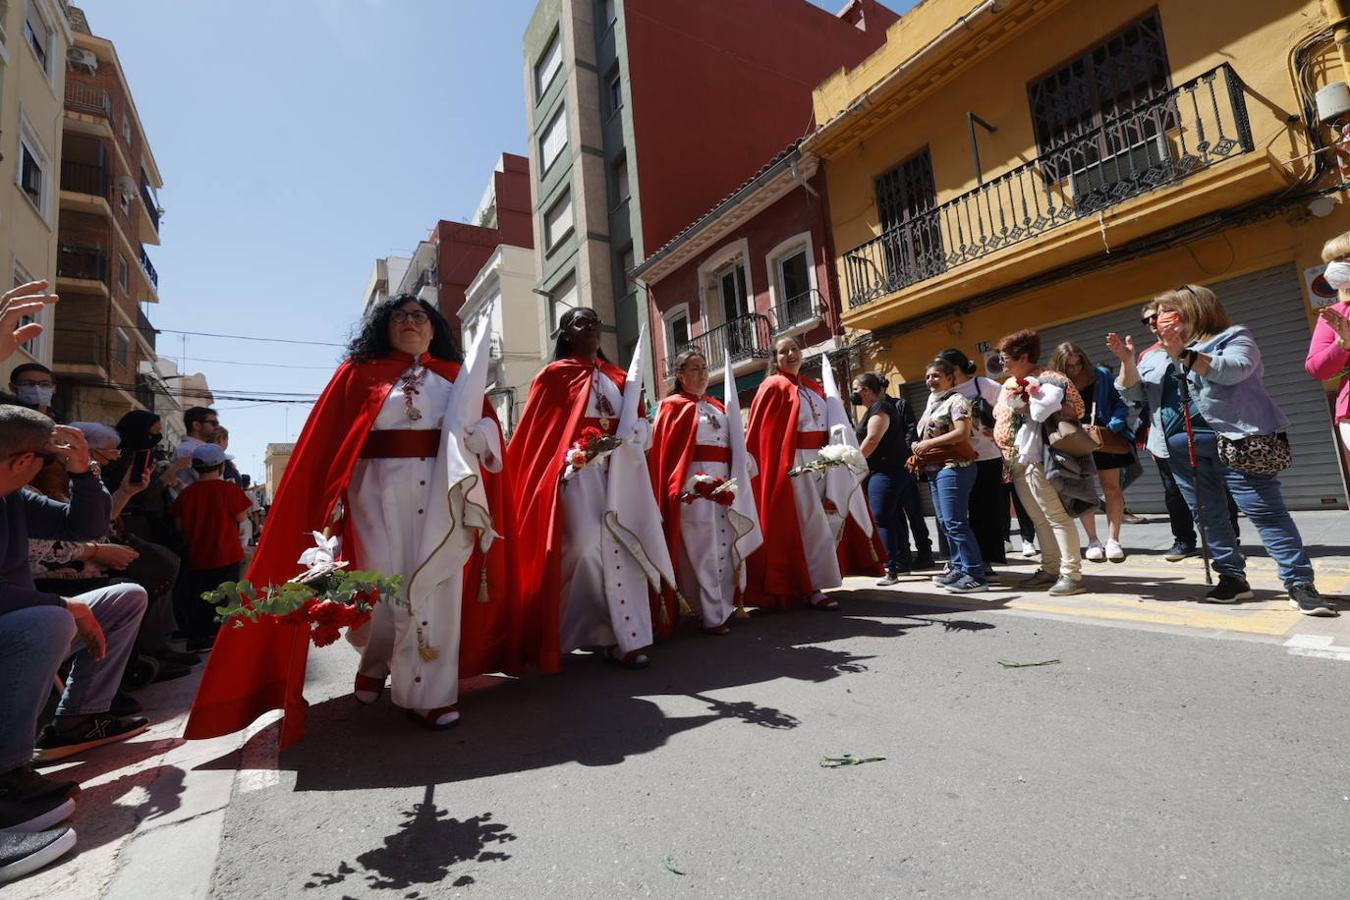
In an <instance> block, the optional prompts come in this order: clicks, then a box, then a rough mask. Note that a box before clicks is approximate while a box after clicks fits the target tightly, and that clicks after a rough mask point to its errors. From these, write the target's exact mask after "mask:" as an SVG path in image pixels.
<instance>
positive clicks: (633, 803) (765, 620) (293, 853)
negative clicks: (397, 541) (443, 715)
mask: <svg viewBox="0 0 1350 900" xmlns="http://www.w3.org/2000/svg"><path fill="white" fill-rule="evenodd" d="M1299 522H1300V525H1301V528H1302V529H1303V531H1304V534H1305V536H1306V538H1307V540H1308V543H1309V545H1310V546H1312V547H1315V548H1316V549H1315V550H1314V554H1315V559H1317V561H1318V568H1319V575H1320V578H1321V581H1322V584H1323V589H1324V591H1326V592H1327V593H1333V592H1345V591H1346V589H1347V588H1348V587H1350V559H1348V558H1347V552H1346V549H1345V547H1343V546H1337V544H1336V543H1333V542H1334V541H1337V540H1339V541H1340V542H1342V543H1343V542H1344V538H1343V535H1345V534H1347V533H1350V530H1347V525H1350V517H1348V516H1347V514H1346V513H1310V514H1302V515H1300V516H1299ZM1129 531H1130V537H1131V539H1132V540H1131V543H1132V544H1133V545H1134V546H1139V545H1141V544H1155V543H1156V544H1157V545H1159V546H1163V545H1165V540H1163V538H1164V537H1165V536H1166V529H1165V528H1163V527H1160V526H1157V525H1146V526H1134V527H1132V528H1130V529H1129ZM1337 535H1341V536H1342V537H1340V538H1339V539H1338V538H1337V537H1336V536H1337ZM1155 539H1156V540H1155ZM1009 570H1010V571H1029V566H1027V565H1019V566H1014V567H1010V569H1009ZM1114 573H1119V577H1118V578H1117V577H1116V576H1115V575H1114ZM1087 574H1088V575H1089V576H1091V577H1092V584H1093V586H1094V588H1096V591H1097V592H1095V593H1093V594H1089V595H1086V596H1081V597H1072V598H1065V599H1063V600H1058V601H1054V602H1053V603H1052V602H1050V598H1048V597H1046V596H1045V595H1043V594H1018V593H1016V592H1013V591H1009V590H1004V589H1000V590H998V591H994V592H991V593H989V594H988V595H984V596H981V597H967V598H962V602H961V603H959V604H956V603H953V602H951V598H948V597H945V596H938V595H937V593H936V592H935V591H934V590H933V589H932V588H931V585H927V584H925V582H926V579H923V580H920V579H919V578H917V577H915V578H912V579H908V580H906V581H905V582H904V583H902V584H901V585H900V586H898V587H897V588H892V589H885V590H882V589H876V588H871V587H870V582H868V581H866V580H863V579H852V580H851V583H850V584H849V585H848V587H849V588H853V591H852V592H851V593H849V594H843V595H841V601H842V603H843V607H844V609H843V613H842V614H833V615H832V614H826V613H817V612H810V611H799V612H792V613H779V614H758V613H757V614H755V615H754V617H753V618H752V619H751V621H749V622H745V623H738V627H737V628H736V630H735V631H734V632H733V633H732V634H731V635H730V636H727V637H724V638H708V637H703V636H698V635H689V636H686V637H682V638H681V639H679V640H676V641H674V642H672V643H670V644H667V645H663V646H659V647H658V648H657V649H656V650H655V651H654V653H653V656H654V663H653V665H652V667H651V668H650V669H648V670H646V671H642V672H630V671H624V670H620V669H617V668H615V667H612V666H608V665H605V664H602V663H601V662H599V661H597V660H594V659H591V658H587V657H585V656H582V655H578V656H576V657H575V658H574V659H573V660H572V661H571V662H570V663H569V664H568V665H567V667H566V670H565V671H564V672H563V674H561V675H559V676H555V677H532V678H527V679H524V680H521V681H514V680H509V679H500V678H482V679H478V680H476V681H475V682H474V683H473V685H472V688H471V690H470V691H469V692H468V695H467V696H466V697H465V698H464V699H463V702H462V704H461V708H462V710H463V712H464V720H463V722H462V724H461V725H460V726H459V727H458V728H457V729H455V730H453V731H450V732H448V733H443V734H434V733H428V732H426V731H423V730H420V729H418V728H416V727H415V726H413V725H412V724H411V723H409V722H407V721H406V720H405V719H404V718H403V716H402V715H401V714H400V713H399V712H398V711H397V710H395V709H394V708H392V707H390V706H389V705H388V703H387V700H386V701H382V702H381V704H380V705H379V706H377V707H374V708H362V707H358V706H357V704H356V703H355V702H354V701H353V700H352V699H351V697H350V695H349V690H350V680H351V673H352V671H353V664H354V654H353V653H352V651H351V650H350V649H348V648H347V647H345V645H339V646H335V647H333V648H329V649H327V650H322V651H314V652H313V653H312V654H311V664H310V683H309V687H308V690H307V696H308V697H309V699H310V702H311V704H312V706H311V711H310V718H309V726H308V732H307V734H306V736H305V739H304V741H303V742H302V743H301V744H300V745H299V746H297V747H295V748H293V749H291V750H288V751H287V752H286V753H284V754H282V755H281V756H280V757H279V758H278V756H277V754H276V752H275V740H276V729H275V727H263V728H261V730H257V731H254V732H252V733H251V734H250V735H249V736H248V738H247V742H246V743H244V744H243V745H242V747H241V746H240V737H239V736H235V737H232V738H226V739H221V740H220V741H213V742H205V743H195V742H194V743H190V744H184V743H182V742H181V741H178V740H175V739H174V737H175V735H176V733H177V730H178V728H179V727H181V718H177V719H174V720H173V721H172V722H171V723H167V724H164V725H160V726H157V727H156V728H155V729H153V730H152V731H151V732H150V733H148V734H147V735H146V736H144V737H143V738H142V739H140V740H137V741H134V742H130V743H127V744H125V745H121V746H118V747H109V748H106V750H105V751H104V752H101V753H94V754H90V755H89V757H88V759H87V760H86V761H83V762H80V763H76V764H74V765H73V766H70V767H69V768H70V770H71V771H72V772H74V773H78V777H81V778H82V779H84V781H85V785H86V787H85V791H84V794H83V795H82V797H81V801H80V802H81V812H80V813H79V814H78V815H77V817H76V819H75V822H74V824H75V825H76V828H77V829H78V831H79V832H80V841H81V843H80V847H79V852H78V853H77V854H73V855H72V856H70V857H68V858H67V859H66V860H65V861H63V862H62V863H61V864H60V865H58V866H55V867H53V868H51V869H49V870H47V871H45V872H43V873H40V874H39V875H36V876H34V877H32V878H30V879H27V880H25V881H24V882H22V883H20V884H18V885H14V886H12V887H10V888H7V891H6V893H7V895H8V894H10V892H13V896H16V897H22V896H29V897H40V896H61V897H94V896H100V895H103V896H110V897H124V896H128V897H129V896H135V897H140V898H146V897H190V896H201V897H205V896H211V897H313V898H316V900H318V898H327V897H333V898H339V897H386V896H387V897H406V898H417V897H443V896H475V895H476V896H482V897H494V898H495V897H539V896H558V897H585V896H609V897H614V896H634V895H636V896H728V897H760V896H780V897H816V896H841V895H849V896H865V897H885V896H913V895H916V894H920V893H926V894H929V895H937V896H950V897H970V896H1020V897H1026V896H1047V897H1048V896H1065V895H1080V896H1119V897H1138V896H1188V897H1191V896H1193V897H1219V896H1264V897H1281V896H1283V897H1312V896H1333V895H1337V894H1339V893H1341V892H1343V889H1344V883H1345V876H1346V873H1347V871H1348V868H1347V866H1350V850H1347V848H1346V844H1345V841H1344V840H1343V836H1344V825H1345V822H1346V821H1347V816H1348V815H1350V761H1347V759H1346V755H1345V753H1344V752H1343V748H1344V747H1345V746H1347V744H1350V719H1348V718H1347V717H1346V716H1345V715H1344V714H1343V705H1344V694H1345V689H1346V685H1347V679H1348V678H1350V665H1347V663H1350V627H1348V623H1350V615H1348V616H1342V617H1341V618H1339V619H1330V620H1311V619H1305V618H1303V617H1301V616H1299V615H1298V614H1297V613H1296V612H1294V611H1292V610H1290V609H1288V606H1287V603H1286V602H1285V601H1284V600H1283V599H1279V600H1275V599H1274V597H1275V594H1274V591H1273V590H1270V589H1271V588H1273V587H1274V586H1275V585H1276V582H1275V581H1274V579H1273V577H1272V575H1273V572H1272V569H1271V566H1270V563H1269V561H1268V560H1266V559H1264V558H1261V557H1256V558H1254V559H1253V560H1252V561H1251V574H1252V580H1253V582H1254V583H1255V585H1256V587H1257V588H1258V592H1257V598H1256V600H1255V601H1254V602H1251V603H1245V604H1240V605H1238V606H1235V607H1214V606H1200V605H1198V604H1194V603H1192V602H1189V601H1185V600H1181V599H1179V598H1180V597H1182V596H1186V595H1187V594H1188V593H1193V592H1194V588H1195V587H1196V586H1197V585H1198V584H1200V583H1201V575H1200V564H1199V561H1198V560H1193V561H1188V562H1185V563H1180V564H1169V563H1166V562H1164V561H1163V560H1162V558H1161V555H1160V554H1159V553H1158V552H1157V551H1156V550H1151V551H1149V552H1138V551H1137V552H1135V554H1134V555H1133V556H1132V557H1131V558H1130V559H1129V560H1128V561H1127V562H1125V563H1123V564H1121V565H1118V566H1102V565H1099V566H1091V567H1089V568H1088V569H1087ZM1262 588H1266V589H1267V590H1262ZM1052 661H1053V662H1052ZM1004 663H1008V664H1013V665H1004ZM1027 663H1046V664H1045V665H1025V664H1027ZM1018 664H1021V665H1018ZM190 688H191V685H190V684H189V680H188V679H183V680H181V681H179V682H171V683H169V684H166V685H160V686H157V689H159V690H161V692H162V693H161V694H160V695H159V696H158V699H159V701H160V703H161V704H162V705H163V706H162V708H160V709H157V710H153V711H152V713H151V714H152V716H154V717H155V718H157V719H158V718H160V717H162V716H164V715H165V714H166V713H168V712H170V711H172V710H173V709H174V708H176V709H177V710H180V711H181V709H182V707H183V706H184V705H185V703H186V702H187V700H188V698H189V697H190ZM152 699H155V697H154V696H152ZM848 756H852V757H854V758H855V759H858V760H872V761H867V762H860V763H859V764H856V765H836V766H835V767H832V768H831V767H826V766H825V764H826V763H827V762H828V760H830V759H833V760H836V761H838V760H843V759H844V758H845V757H848ZM874 758H875V759H874ZM109 808H111V810H112V814H111V815H110V814H109V812H108V809H109ZM89 810H92V811H93V812H87V811H89Z"/></svg>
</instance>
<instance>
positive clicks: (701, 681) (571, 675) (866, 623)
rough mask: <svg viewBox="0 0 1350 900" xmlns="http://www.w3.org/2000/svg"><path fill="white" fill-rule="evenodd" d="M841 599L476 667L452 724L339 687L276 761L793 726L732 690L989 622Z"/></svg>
mask: <svg viewBox="0 0 1350 900" xmlns="http://www.w3.org/2000/svg"><path fill="white" fill-rule="evenodd" d="M840 600H841V603H842V604H843V605H844V610H843V612H841V613H824V612H816V611H806V610H802V611H792V612H781V613H777V612H775V613H770V612H756V613H754V614H753V616H752V618H751V619H750V620H749V621H745V620H736V621H735V622H734V626H733V631H732V633H731V634H729V635H726V636H721V637H704V636H698V637H689V638H683V637H681V638H676V639H674V640H671V641H667V642H664V643H661V644H658V645H657V646H656V647H654V648H653V649H652V650H651V651H650V655H651V657H652V665H651V667H650V668H648V669H645V670H641V671H631V670H627V669H622V668H619V667H617V666H614V665H610V664H606V663H604V662H603V661H601V660H600V659H599V658H597V657H589V656H586V655H582V654H573V655H572V656H571V657H569V658H568V659H567V661H566V662H565V664H564V670H563V672H562V673H560V674H559V675H556V676H537V675H536V676H530V677H526V678H523V679H510V678H505V677H497V676H491V677H485V678H477V679H471V680H470V681H468V682H466V683H465V685H464V686H463V687H462V691H461V700H460V709H461V711H462V712H463V714H464V719H463V720H462V721H461V724H460V725H458V726H457V727H456V729H455V730H454V731H452V732H448V733H447V732H430V731H427V730H425V729H421V728H418V727H417V726H416V725H414V724H412V723H410V722H408V721H407V719H406V718H405V716H404V714H403V712H402V711H400V710H398V709H397V708H395V707H394V706H393V705H392V704H390V703H389V701H388V696H387V694H386V696H385V698H383V699H382V700H381V701H380V702H379V703H378V704H376V705H374V706H372V707H362V706H360V705H359V704H358V703H356V701H355V700H354V699H353V698H352V697H350V696H347V695H343V696H340V697H335V698H333V699H331V700H327V701H324V702H321V703H317V704H315V705H314V706H312V707H311V708H310V710H309V716H308V719H307V722H306V729H305V731H306V733H305V739H304V740H303V741H301V742H300V743H299V744H297V745H296V746H294V747H291V748H288V749H287V750H286V751H284V752H283V753H282V754H281V755H280V758H279V765H280V768H282V769H283V770H291V771H294V772H295V773H296V781H295V790H296V791H341V790H366V789H375V788H394V787H405V788H406V787H414V786H419V785H425V784H428V783H432V784H446V783H453V782H458V781H465V780H470V779H475V778H486V777H491V776H494V775H501V774H506V773H511V772H519V771H527V770H532V769H540V768H547V767H551V766H556V765H563V764H566V763H580V764H581V765H585V766H612V765H618V764H619V763H622V762H623V761H624V760H626V759H628V758H629V757H632V756H637V755H641V754H644V753H649V752H651V751H653V750H656V749H658V748H660V747H662V746H664V745H665V744H666V743H667V742H668V741H669V740H671V739H672V738H673V737H675V736H676V735H679V734H681V733H683V732H685V731H689V730H691V729H695V728H699V727H702V726H704V725H708V724H711V723H713V722H718V721H725V720H735V721H739V722H741V723H743V724H745V725H746V726H748V727H757V728H767V729H771V730H789V729H792V728H795V727H797V725H798V724H800V721H799V719H798V718H797V716H795V715H794V714H793V712H792V710H780V709H775V708H773V707H767V706H761V705H759V704H757V703H755V702H753V701H752V700H750V699H749V698H737V697H731V698H728V697H726V696H725V692H726V691H728V690H734V689H736V688H746V687H750V686H752V685H755V684H759V683H764V682H769V681H774V680H777V679H782V678H789V679H793V680H796V681H800V682H806V683H817V684H818V683H824V682H827V681H831V680H833V679H837V678H842V677H846V676H856V675H860V674H863V673H866V672H867V671H868V662H869V661H870V660H871V659H872V658H873V657H871V656H865V655H859V654H857V653H854V652H850V651H848V650H843V649H838V648H834V647H831V646H829V645H830V644H831V643H832V642H835V641H849V640H854V639H859V638H864V639H866V638H882V639H885V638H896V637H903V636H905V635H907V634H909V633H911V632H913V631H916V630H922V631H925V632H927V631H928V629H930V628H933V627H934V626H935V625H937V626H938V627H939V628H940V629H941V630H940V631H932V632H929V633H932V634H939V633H942V632H943V631H974V630H981V629H983V628H985V627H991V626H987V625H985V624H984V623H971V622H965V624H960V620H958V623H957V624H953V625H951V626H949V627H943V626H941V625H939V621H940V616H941V614H942V613H943V612H944V610H942V609H940V608H934V607H931V606H918V605H906V604H903V603H900V602H896V601H894V600H877V599H872V598H867V597H860V596H858V595H857V594H852V593H848V594H845V593H841V594H840ZM957 611H958V610H956V609H955V608H952V609H951V610H950V612H953V613H955V612H957ZM916 614H919V615H916ZM923 617H926V618H923ZM714 694H723V696H713V695H714ZM660 696H672V697H687V698H691V699H693V700H695V701H697V702H699V703H701V704H703V705H704V707H705V708H706V712H700V713H696V714H693V715H686V716H672V715H668V714H666V713H665V712H663V711H662V709H661V707H660V706H658V705H657V703H655V702H653V701H652V700H650V699H647V698H650V697H660ZM352 760H366V761H369V762H368V763H367V764H361V765H353V764H352ZM376 761H378V762H376Z"/></svg>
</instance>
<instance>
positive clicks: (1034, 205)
mask: <svg viewBox="0 0 1350 900" xmlns="http://www.w3.org/2000/svg"><path fill="white" fill-rule="evenodd" d="M1253 149H1255V144H1254V142H1253V140H1252V134H1251V126H1250V124H1249V121H1248V118H1247V105H1246V100H1245V98H1244V97H1243V93H1242V82H1241V79H1239V78H1238V76H1237V73H1236V72H1235V71H1234V70H1233V68H1232V66H1230V65H1228V64H1227V63H1225V64H1224V65H1222V66H1219V67H1217V68H1215V69H1211V70H1210V71H1208V72H1206V73H1204V74H1203V75H1200V76H1199V77H1197V78H1194V79H1192V80H1190V81H1188V82H1186V83H1185V84H1182V85H1180V86H1179V87H1176V88H1173V89H1172V90H1171V91H1169V92H1168V93H1167V94H1165V95H1163V96H1161V97H1156V98H1153V99H1151V100H1149V101H1147V102H1145V103H1142V104H1140V105H1138V106H1136V107H1134V108H1133V109H1131V110H1129V111H1128V112H1125V113H1122V114H1120V115H1118V116H1115V117H1113V118H1109V119H1106V120H1105V121H1103V122H1102V124H1101V125H1100V126H1099V127H1097V128H1094V129H1093V130H1091V131H1090V132H1089V133H1087V134H1085V135H1084V136H1083V137H1081V138H1078V139H1076V140H1074V141H1072V142H1070V143H1066V144H1063V145H1060V146H1059V147H1056V148H1055V149H1053V150H1050V151H1048V152H1046V153H1045V154H1043V155H1041V156H1038V157H1036V158H1034V159H1032V160H1030V161H1029V162H1026V163H1024V164H1022V165H1020V166H1018V167H1017V168H1015V169H1012V170H1011V171H1008V172H1005V173H1004V174H1002V175H1000V176H998V177H997V178H994V179H992V180H990V181H986V182H985V183H983V184H982V185H980V186H979V187H977V188H975V189H974V190H972V191H968V192H966V193H964V194H961V195H959V196H957V197H954V198H953V199H951V200H948V201H947V202H946V203H943V204H941V205H940V206H936V207H934V208H932V209H930V210H928V211H927V212H924V213H922V214H920V215H918V216H915V217H913V218H911V219H909V220H908V221H906V222H903V223H902V224H900V225H897V226H895V227H894V228H891V229H890V230H888V231H886V232H885V233H884V234H882V235H881V236H879V237H876V238H873V239H872V240H870V241H868V242H867V243H865V244H862V245H860V246H858V247H855V248H853V249H852V250H849V251H848V252H847V253H845V254H844V278H845V293H846V295H847V296H848V305H849V308H850V309H853V308H856V307H859V306H863V305H865V304H868V303H871V302H873V301H875V300H877V299H879V298H881V297H885V296H887V295H889V294H893V293H895V292H897V291H900V290H903V289H904V288H907V287H909V286H910V285H914V284H918V283H919V282H922V281H925V280H927V279H930V278H935V277H936V276H938V275H941V274H943V273H944V272H946V271H948V270H949V269H953V268H956V267H958V266H961V265H964V264H965V263H968V262H972V261H974V260H977V259H980V258H982V257H985V256H988V255H990V254H993V253H996V252H998V251H1000V250H1003V249H1005V248H1007V247H1011V246H1014V245H1016V244H1019V243H1022V242H1023V241H1027V240H1030V239H1032V238H1036V237H1039V236H1041V235H1043V234H1046V233H1047V232H1051V231H1053V230H1055V229H1057V228H1060V227H1062V226H1064V225H1067V224H1069V223H1071V222H1075V221H1078V220H1081V219H1083V218H1085V217H1088V216H1094V215H1095V214H1096V213H1099V212H1101V211H1102V210H1105V209H1108V208H1110V207H1113V206H1117V205H1119V204H1121V203H1124V202H1125V201H1127V200H1130V199H1131V198H1134V197H1138V196H1140V195H1142V194H1146V193H1148V192H1150V191H1154V190H1157V189H1159V188H1163V187H1167V186H1169V185H1173V184H1176V183H1178V182H1180V181H1182V180H1183V179H1185V178H1187V177H1188V176H1190V175H1193V174H1195V173H1197V172H1200V171H1203V170H1205V169H1208V168H1210V167H1211V166H1214V165H1217V164H1218V163H1221V162H1223V161H1225V160H1228V159H1233V158H1235V157H1238V156H1241V155H1242V154H1245V153H1249V152H1251V151H1252V150H1253Z"/></svg>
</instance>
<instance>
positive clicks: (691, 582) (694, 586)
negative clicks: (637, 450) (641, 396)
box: [647, 348, 761, 638]
mask: <svg viewBox="0 0 1350 900" xmlns="http://www.w3.org/2000/svg"><path fill="white" fill-rule="evenodd" d="M674 369H675V373H676V374H675V393H673V394H671V395H670V396H669V397H667V398H666V399H665V400H663V401H661V406H660V408H659V409H658V410H657V412H656V424H655V425H654V426H653V428H652V449H651V452H650V453H649V454H648V456H647V465H648V468H649V469H650V470H651V475H652V489H653V490H654V491H655V493H656V502H657V503H658V504H659V505H660V507H661V518H662V523H663V527H664V529H665V535H666V545H667V547H668V548H669V550H670V559H671V562H672V563H674V565H675V576H676V581H677V582H678V583H679V586H680V592H681V593H682V594H683V595H684V597H685V598H686V599H687V601H688V603H689V604H691V605H692V606H693V608H694V610H695V612H696V613H697V614H698V615H699V617H700V619H701V621H702V628H703V631H704V632H705V633H706V634H714V635H720V634H726V633H727V632H728V631H730V630H731V617H732V614H733V613H734V612H735V610H736V597H737V594H738V593H740V592H741V590H742V589H743V587H744V584H745V573H744V560H745V558H746V557H747V556H749V555H750V553H751V552H752V551H753V550H754V549H755V548H756V547H758V546H759V544H760V543H761V538H760V534H759V522H758V520H757V516H756V515H755V512H754V502H753V499H752V498H751V497H750V496H749V495H748V493H747V494H745V495H742V493H741V492H742V491H745V492H748V491H749V487H748V485H746V484H744V483H742V480H741V479H738V478H736V469H735V467H734V465H733V452H734V451H733V442H732V429H733V428H735V429H737V430H738V431H739V429H740V427H741V423H740V419H739V413H738V414H737V420H736V421H735V422H731V421H729V419H728V417H727V410H726V408H725V407H724V406H723V405H722V403H721V401H719V400H717V399H716V398H715V397H710V396H708V395H707V394H706V393H705V392H706V391H707V388H708V363H707V360H706V359H705V358H704V356H703V354H702V353H701V352H700V351H698V350H697V349H692V348H691V349H687V350H684V351H682V352H681V353H680V354H679V355H677V356H676V357H675V361H674ZM733 389H734V388H733ZM700 479H701V480H703V482H704V484H703V485H702V486H700V484H699V483H698V482H699V481H700ZM728 479H735V490H734V491H723V492H720V493H719V494H716V495H713V494H711V493H709V495H707V496H704V495H702V494H701V493H700V491H703V492H710V491H711V489H712V488H714V487H715V486H716V482H725V481H727V480H728ZM652 604H653V616H652V619H653V621H654V622H656V623H657V625H656V634H657V637H660V638H668V637H670V636H671V634H673V633H674V630H675V622H676V619H677V617H678V615H679V611H680V610H679V598H678V597H677V596H676V595H675V592H674V591H673V590H670V589H666V590H664V591H663V592H662V593H661V594H659V595H658V594H656V593H654V592H653V594H652Z"/></svg>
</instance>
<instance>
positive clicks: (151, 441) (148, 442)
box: [141, 433, 164, 450]
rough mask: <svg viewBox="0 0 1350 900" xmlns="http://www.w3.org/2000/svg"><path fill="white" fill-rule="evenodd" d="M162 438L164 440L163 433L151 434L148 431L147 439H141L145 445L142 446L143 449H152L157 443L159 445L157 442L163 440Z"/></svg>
mask: <svg viewBox="0 0 1350 900" xmlns="http://www.w3.org/2000/svg"><path fill="white" fill-rule="evenodd" d="M162 440H164V435H162V434H149V433H147V434H146V436H145V440H143V441H141V443H142V444H143V445H144V446H142V447H141V449H142V450H149V449H151V448H152V447H154V446H155V445H157V444H158V443H159V442H160V441H162Z"/></svg>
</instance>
